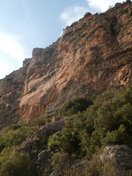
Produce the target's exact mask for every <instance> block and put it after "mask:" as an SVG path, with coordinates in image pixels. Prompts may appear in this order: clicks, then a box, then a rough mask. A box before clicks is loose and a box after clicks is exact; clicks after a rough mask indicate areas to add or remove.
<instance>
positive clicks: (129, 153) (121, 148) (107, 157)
mask: <svg viewBox="0 0 132 176" xmlns="http://www.w3.org/2000/svg"><path fill="white" fill-rule="evenodd" d="M100 160H101V163H102V164H106V163H107V162H112V163H114V164H115V165H116V166H117V168H118V169H119V171H120V174H128V175H129V173H132V149H131V148H129V147H128V146H126V145H110V146H106V147H105V148H104V150H103V152H102V154H101V156H100Z"/></svg>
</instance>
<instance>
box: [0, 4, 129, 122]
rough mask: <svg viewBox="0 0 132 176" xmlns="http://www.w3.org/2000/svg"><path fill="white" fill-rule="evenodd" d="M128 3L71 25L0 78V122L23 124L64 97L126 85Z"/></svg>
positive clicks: (49, 109)
mask: <svg viewBox="0 0 132 176" xmlns="http://www.w3.org/2000/svg"><path fill="white" fill-rule="evenodd" d="M131 9H132V3H131V2H130V1H128V2H124V3H122V4H118V6H115V7H113V8H111V9H109V10H108V11H106V12H105V13H102V14H95V15H91V14H90V13H87V14H86V15H85V17H84V18H82V19H80V20H79V21H77V22H75V23H74V24H72V25H71V26H69V27H67V28H66V29H65V30H64V33H63V35H62V36H61V38H59V39H58V40H57V41H56V42H55V43H53V44H52V45H50V46H49V47H47V48H45V49H44V48H34V49H33V52H32V58H31V59H30V60H25V61H24V67H22V68H20V69H19V70H17V71H15V72H13V73H11V74H10V75H8V76H6V77H5V78H4V79H2V80H0V107H1V108H0V124H1V125H4V124H6V125H7V124H11V123H16V122H17V121H19V120H22V121H24V122H28V121H30V120H31V119H34V118H37V117H38V116H40V115H41V114H44V113H49V112H54V111H55V110H56V109H57V108H58V107H59V106H60V105H61V104H62V103H64V102H65V101H66V100H67V99H70V98H72V97H75V96H86V97H88V98H89V97H90V96H91V95H92V94H94V93H96V94H98V93H100V92H103V91H104V90H109V89H112V88H117V87H118V88H119V87H125V86H131V85H132V76H131V75H132V69H131V68H132V58H131V56H132V20H131V18H132V16H131V13H132V10H131Z"/></svg>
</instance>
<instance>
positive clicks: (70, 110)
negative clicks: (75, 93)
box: [59, 98, 92, 116]
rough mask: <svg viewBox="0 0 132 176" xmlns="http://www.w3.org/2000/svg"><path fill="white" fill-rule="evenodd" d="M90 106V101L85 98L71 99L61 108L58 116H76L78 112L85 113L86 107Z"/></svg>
mask: <svg viewBox="0 0 132 176" xmlns="http://www.w3.org/2000/svg"><path fill="white" fill-rule="evenodd" d="M91 104H92V101H90V100H88V99H86V98H73V99H71V100H69V101H67V102H66V103H64V105H63V106H62V107H61V109H60V111H59V114H60V115H61V116H69V115H72V114H76V113H78V112H83V111H85V110H86V109H87V108H88V106H90V105H91Z"/></svg>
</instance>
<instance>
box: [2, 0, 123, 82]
mask: <svg viewBox="0 0 132 176" xmlns="http://www.w3.org/2000/svg"><path fill="white" fill-rule="evenodd" d="M123 1H124V0H65V1H64V0H0V79H2V78H4V77H5V76H6V75H8V74H9V73H11V72H12V71H14V70H17V69H19V67H21V66H22V62H23V60H24V59H25V58H31V57H32V49H33V48H36V47H40V48H45V47H47V46H49V45H50V44H52V43H53V42H55V41H56V40H57V39H58V38H59V37H60V35H61V34H62V31H63V29H64V28H65V27H66V26H68V25H70V24H72V23H73V22H74V21H77V20H79V19H80V18H82V17H83V16H84V14H85V13H86V12H91V13H96V12H104V11H106V10H107V9H108V8H109V7H111V6H113V5H114V4H115V3H117V2H123Z"/></svg>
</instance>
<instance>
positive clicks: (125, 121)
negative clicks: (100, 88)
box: [48, 88, 132, 158]
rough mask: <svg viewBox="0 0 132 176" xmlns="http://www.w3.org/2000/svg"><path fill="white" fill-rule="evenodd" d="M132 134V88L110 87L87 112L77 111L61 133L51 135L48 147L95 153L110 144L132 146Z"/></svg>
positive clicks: (78, 152) (76, 153) (86, 154)
mask: <svg viewBox="0 0 132 176" xmlns="http://www.w3.org/2000/svg"><path fill="white" fill-rule="evenodd" d="M66 107H68V106H66ZM131 134H132V89H131V88H128V89H126V90H115V91H108V92H105V93H103V94H102V95H99V96H97V98H96V99H95V100H94V102H93V105H91V106H89V107H88V108H87V110H86V111H85V112H80V113H78V114H74V115H73V116H72V118H71V119H70V120H69V122H68V124H67V125H66V126H65V128H64V130H63V131H62V132H61V134H60V135H59V136H52V137H50V139H49V143H48V148H49V150H50V151H52V152H53V153H55V152H59V151H63V152H66V153H68V154H69V155H73V154H74V155H76V156H78V157H79V158H80V157H84V156H87V157H91V156H92V154H93V153H95V152H96V151H97V150H99V149H100V148H101V147H103V146H105V145H107V144H127V145H129V146H132V136H131Z"/></svg>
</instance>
